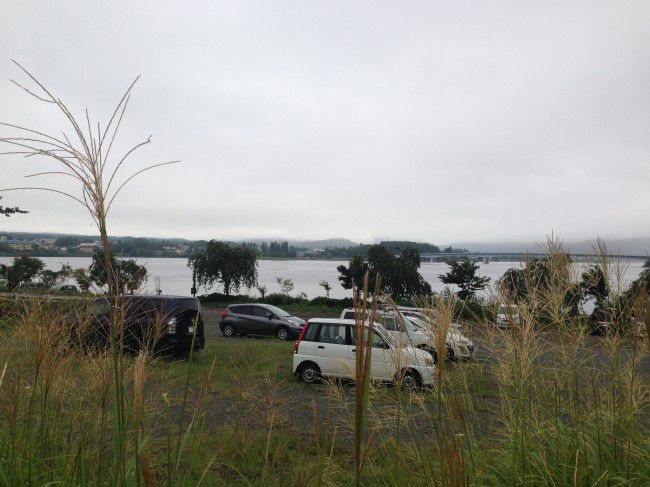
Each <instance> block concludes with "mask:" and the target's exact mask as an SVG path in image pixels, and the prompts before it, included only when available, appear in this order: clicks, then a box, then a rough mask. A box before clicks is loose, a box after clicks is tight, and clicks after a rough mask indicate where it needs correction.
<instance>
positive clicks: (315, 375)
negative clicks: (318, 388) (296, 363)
mask: <svg viewBox="0 0 650 487" xmlns="http://www.w3.org/2000/svg"><path fill="white" fill-rule="evenodd" d="M299 374H300V378H301V379H302V380H303V382H305V383H307V384H314V383H316V382H318V381H319V380H320V369H319V368H318V365H316V364H313V363H307V364H304V365H302V366H301V367H300V372H299Z"/></svg>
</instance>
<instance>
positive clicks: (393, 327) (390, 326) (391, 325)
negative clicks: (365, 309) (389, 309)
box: [379, 316, 400, 331]
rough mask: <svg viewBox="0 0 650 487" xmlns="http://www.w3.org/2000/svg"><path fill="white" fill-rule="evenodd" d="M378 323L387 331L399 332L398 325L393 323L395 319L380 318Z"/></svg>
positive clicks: (388, 317) (389, 317) (390, 317)
mask: <svg viewBox="0 0 650 487" xmlns="http://www.w3.org/2000/svg"><path fill="white" fill-rule="evenodd" d="M379 322H380V323H381V324H382V325H384V328H386V329H387V330H389V331H399V330H400V327H399V324H398V323H396V322H395V318H394V317H392V316H382V317H381V318H380V319H379Z"/></svg>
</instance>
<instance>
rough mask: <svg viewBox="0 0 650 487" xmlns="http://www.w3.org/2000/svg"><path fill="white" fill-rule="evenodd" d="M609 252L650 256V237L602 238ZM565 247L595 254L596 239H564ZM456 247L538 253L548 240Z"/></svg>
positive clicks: (577, 252) (474, 243)
mask: <svg viewBox="0 0 650 487" xmlns="http://www.w3.org/2000/svg"><path fill="white" fill-rule="evenodd" d="M602 240H603V241H604V242H605V244H606V245H607V250H608V252H610V253H612V254H617V255H634V256H650V237H633V238H620V239H619V238H606V239H602ZM563 244H564V247H565V248H566V249H567V251H569V252H570V253H575V254H593V253H595V252H594V247H595V245H596V239H595V238H594V239H589V240H578V241H564V242H563ZM453 246H454V247H462V248H466V249H468V250H469V251H470V252H513V253H525V252H531V253H537V252H544V251H545V250H546V242H545V241H539V242H491V243H490V242H457V243H454V244H453Z"/></svg>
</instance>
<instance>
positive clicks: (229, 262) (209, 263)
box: [187, 240, 257, 296]
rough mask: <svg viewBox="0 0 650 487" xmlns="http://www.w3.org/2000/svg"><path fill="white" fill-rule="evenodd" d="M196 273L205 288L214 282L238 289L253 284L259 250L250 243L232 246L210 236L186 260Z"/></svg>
mask: <svg viewBox="0 0 650 487" xmlns="http://www.w3.org/2000/svg"><path fill="white" fill-rule="evenodd" d="M187 266H188V267H190V268H191V269H192V270H193V272H195V273H196V282H197V284H198V285H199V286H202V287H204V288H205V289H206V290H207V289H210V288H212V286H214V285H215V284H221V285H222V286H223V292H224V294H225V295H226V296H230V291H231V290H234V291H235V292H239V289H240V288H241V287H242V286H244V287H246V288H250V287H252V286H254V285H255V283H256V282H257V254H256V252H255V250H254V249H252V248H250V247H248V246H237V247H231V246H230V245H228V244H227V243H224V242H221V241H218V240H210V241H209V242H208V243H207V245H206V247H205V249H204V250H201V251H198V252H196V253H195V254H194V255H192V257H190V258H189V259H188V261H187Z"/></svg>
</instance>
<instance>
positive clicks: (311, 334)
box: [302, 323, 321, 342]
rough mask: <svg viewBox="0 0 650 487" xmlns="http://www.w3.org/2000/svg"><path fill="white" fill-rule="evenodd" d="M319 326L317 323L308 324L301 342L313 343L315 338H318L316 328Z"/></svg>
mask: <svg viewBox="0 0 650 487" xmlns="http://www.w3.org/2000/svg"><path fill="white" fill-rule="evenodd" d="M320 326H321V325H320V324H319V323H309V325H308V326H307V329H306V330H305V334H304V336H303V337H302V339H303V341H306V342H315V341H317V340H316V337H317V336H318V328H319V327H320Z"/></svg>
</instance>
